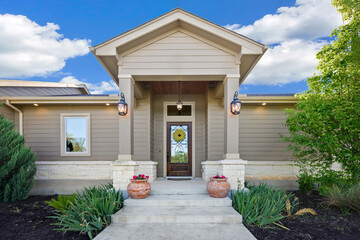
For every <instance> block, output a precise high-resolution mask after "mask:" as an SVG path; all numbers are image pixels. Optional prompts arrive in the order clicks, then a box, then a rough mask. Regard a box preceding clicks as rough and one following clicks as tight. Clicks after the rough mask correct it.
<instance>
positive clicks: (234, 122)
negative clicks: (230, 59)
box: [224, 74, 240, 159]
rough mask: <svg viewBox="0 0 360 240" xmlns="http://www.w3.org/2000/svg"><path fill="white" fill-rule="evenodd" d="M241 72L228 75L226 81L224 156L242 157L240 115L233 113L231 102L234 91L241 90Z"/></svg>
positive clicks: (228, 157) (227, 157)
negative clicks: (240, 150) (240, 149)
mask: <svg viewBox="0 0 360 240" xmlns="http://www.w3.org/2000/svg"><path fill="white" fill-rule="evenodd" d="M239 78H240V75H239V74H234V75H227V76H226V79H225V82H224V114H225V116H224V121H225V123H224V134H225V135H224V158H225V159H240V154H239V115H233V114H232V113H231V111H230V104H231V102H232V101H233V99H234V93H235V92H236V91H239Z"/></svg>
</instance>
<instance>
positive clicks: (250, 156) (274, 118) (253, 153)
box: [239, 104, 293, 161]
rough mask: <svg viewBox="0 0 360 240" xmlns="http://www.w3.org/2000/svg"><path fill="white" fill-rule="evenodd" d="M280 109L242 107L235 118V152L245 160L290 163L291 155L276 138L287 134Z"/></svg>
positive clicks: (270, 106) (272, 107)
mask: <svg viewBox="0 0 360 240" xmlns="http://www.w3.org/2000/svg"><path fill="white" fill-rule="evenodd" d="M292 107H293V105H283V106H274V105H267V106H258V105H246V104H244V105H243V107H242V109H241V113H240V115H239V151H240V156H241V158H243V159H246V160H249V161H283V160H291V152H289V151H286V150H287V144H286V143H284V142H282V140H281V137H280V135H281V134H282V135H285V136H286V135H288V130H287V128H286V127H285V126H284V122H285V120H286V115H285V112H284V109H285V108H292Z"/></svg>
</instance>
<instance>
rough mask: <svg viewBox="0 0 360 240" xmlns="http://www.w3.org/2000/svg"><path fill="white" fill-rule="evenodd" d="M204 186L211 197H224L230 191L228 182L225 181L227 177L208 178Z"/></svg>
mask: <svg viewBox="0 0 360 240" xmlns="http://www.w3.org/2000/svg"><path fill="white" fill-rule="evenodd" d="M206 188H207V190H208V192H209V194H210V196H211V197H213V198H224V197H226V196H227V195H228V193H229V191H230V183H228V182H227V178H223V179H216V178H210V181H209V182H208V183H207V185H206Z"/></svg>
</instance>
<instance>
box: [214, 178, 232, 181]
mask: <svg viewBox="0 0 360 240" xmlns="http://www.w3.org/2000/svg"><path fill="white" fill-rule="evenodd" d="M227 179H228V178H214V177H212V178H210V180H211V181H226V180H227Z"/></svg>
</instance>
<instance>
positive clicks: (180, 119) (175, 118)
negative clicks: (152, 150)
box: [163, 101, 196, 177]
mask: <svg viewBox="0 0 360 240" xmlns="http://www.w3.org/2000/svg"><path fill="white" fill-rule="evenodd" d="M183 104H184V105H190V106H191V116H167V106H168V105H176V104H175V103H174V102H164V105H163V139H164V141H163V166H164V167H163V174H164V175H163V176H164V177H167V159H166V152H167V149H166V147H167V146H166V144H167V143H166V141H167V136H166V134H167V128H166V126H167V123H168V122H191V126H192V136H191V145H192V146H191V152H192V159H191V160H192V162H191V169H192V170H191V171H192V173H191V175H192V177H195V155H196V154H195V133H196V132H195V102H194V101H185V102H183Z"/></svg>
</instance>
